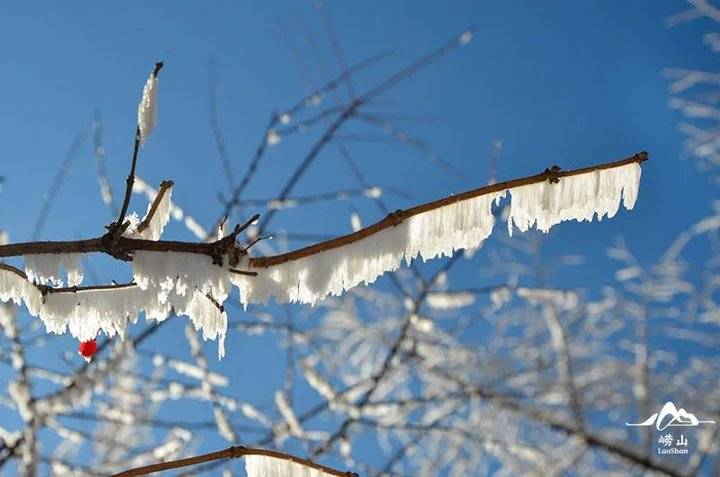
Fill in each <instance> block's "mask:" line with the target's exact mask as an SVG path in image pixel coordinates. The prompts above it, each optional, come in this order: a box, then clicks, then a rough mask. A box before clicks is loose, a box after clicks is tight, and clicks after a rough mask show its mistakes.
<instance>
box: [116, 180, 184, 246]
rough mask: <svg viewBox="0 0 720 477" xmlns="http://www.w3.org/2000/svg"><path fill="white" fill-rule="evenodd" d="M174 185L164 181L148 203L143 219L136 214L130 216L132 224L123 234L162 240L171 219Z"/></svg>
mask: <svg viewBox="0 0 720 477" xmlns="http://www.w3.org/2000/svg"><path fill="white" fill-rule="evenodd" d="M172 187H173V183H172V181H163V182H162V183H161V184H160V188H159V189H158V191H157V192H156V194H155V196H154V197H153V198H152V202H151V203H150V204H149V205H148V211H147V213H146V214H145V217H143V219H142V221H139V219H138V218H137V216H136V215H131V216H130V217H128V220H130V226H129V227H128V229H127V230H125V232H124V233H123V235H125V236H126V237H135V238H141V239H146V240H160V236H161V235H162V232H163V229H164V228H165V226H166V225H167V223H168V221H169V220H170V212H171V207H172V201H171V197H172Z"/></svg>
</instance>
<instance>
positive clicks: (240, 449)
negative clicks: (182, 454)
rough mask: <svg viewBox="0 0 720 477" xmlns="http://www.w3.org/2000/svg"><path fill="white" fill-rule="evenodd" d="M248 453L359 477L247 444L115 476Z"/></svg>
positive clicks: (231, 457) (332, 472)
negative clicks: (247, 445) (246, 445)
mask: <svg viewBox="0 0 720 477" xmlns="http://www.w3.org/2000/svg"><path fill="white" fill-rule="evenodd" d="M248 455H262V456H267V457H273V458H275V459H282V460H288V461H290V462H295V463H297V464H301V465H304V466H305V467H310V468H312V469H317V470H319V471H321V472H323V473H325V474H328V475H333V476H337V477H353V476H354V477H357V474H356V473H354V472H343V471H341V470H337V469H333V468H332V467H326V466H324V465H320V464H317V463H315V462H313V461H311V460H308V459H303V458H300V457H296V456H294V455H291V454H286V453H284V452H279V451H273V450H268V449H257V448H251V447H245V446H233V447H228V448H227V449H224V450H221V451H217V452H210V453H208V454H202V455H198V456H195V457H188V458H186V459H178V460H173V461H169V462H160V463H157V464H151V465H146V466H143V467H138V468H135V469H130V470H126V471H125V472H120V473H118V474H115V475H114V476H113V477H132V476H137V475H147V474H151V473H153V472H161V471H164V470H170V469H178V468H180V467H188V466H191V465H197V464H202V463H205V462H211V461H216V460H225V459H237V458H239V457H245V456H248Z"/></svg>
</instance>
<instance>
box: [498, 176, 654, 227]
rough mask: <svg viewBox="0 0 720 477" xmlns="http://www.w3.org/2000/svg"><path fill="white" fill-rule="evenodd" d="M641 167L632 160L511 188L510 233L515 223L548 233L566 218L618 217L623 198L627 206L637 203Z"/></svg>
mask: <svg viewBox="0 0 720 477" xmlns="http://www.w3.org/2000/svg"><path fill="white" fill-rule="evenodd" d="M640 173H641V167H640V164H638V163H637V162H632V163H630V164H626V165H624V166H620V167H614V168H611V169H600V170H595V171H592V172H588V173H585V174H578V175H574V176H569V177H563V178H561V179H560V181H559V182H557V183H551V182H550V181H542V182H536V183H535V184H528V185H524V186H520V187H515V188H513V189H511V191H510V193H511V195H512V201H511V202H510V216H509V217H508V232H509V233H510V235H512V232H513V224H515V226H516V227H517V228H518V230H520V232H525V231H527V230H528V229H529V228H530V227H532V226H533V225H534V224H537V229H538V230H540V231H542V232H547V231H548V230H550V227H552V226H553V225H555V224H559V223H560V222H564V221H566V220H573V219H574V220H577V221H579V222H582V221H584V220H587V221H588V222H589V221H591V220H592V219H593V217H594V216H595V215H596V214H597V218H598V220H602V218H603V217H604V216H607V217H608V218H611V217H613V216H615V214H616V213H617V211H618V208H619V207H620V199H621V198H622V201H623V204H624V205H625V208H626V209H628V210H631V209H632V208H633V207H634V206H635V200H636V199H637V194H638V188H639V185H640Z"/></svg>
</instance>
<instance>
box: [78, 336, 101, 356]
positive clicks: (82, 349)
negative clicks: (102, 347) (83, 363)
mask: <svg viewBox="0 0 720 477" xmlns="http://www.w3.org/2000/svg"><path fill="white" fill-rule="evenodd" d="M78 353H79V354H80V356H82V357H83V358H85V359H87V360H89V359H90V358H92V357H93V356H94V355H95V353H97V343H96V342H95V340H90V341H83V342H82V343H80V346H79V347H78Z"/></svg>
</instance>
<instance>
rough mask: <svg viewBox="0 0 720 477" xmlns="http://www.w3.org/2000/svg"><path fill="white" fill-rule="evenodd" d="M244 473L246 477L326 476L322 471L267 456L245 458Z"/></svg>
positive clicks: (248, 456)
mask: <svg viewBox="0 0 720 477" xmlns="http://www.w3.org/2000/svg"><path fill="white" fill-rule="evenodd" d="M245 472H246V473H247V475H248V477H288V476H292V477H296V476H297V477H324V476H325V475H326V474H325V472H323V471H322V470H319V469H314V468H312V467H308V466H306V465H303V464H300V463H298V462H293V461H291V460H286V459H279V458H276V457H270V456H267V455H247V456H245Z"/></svg>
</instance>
